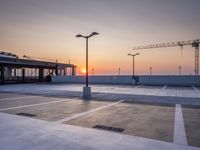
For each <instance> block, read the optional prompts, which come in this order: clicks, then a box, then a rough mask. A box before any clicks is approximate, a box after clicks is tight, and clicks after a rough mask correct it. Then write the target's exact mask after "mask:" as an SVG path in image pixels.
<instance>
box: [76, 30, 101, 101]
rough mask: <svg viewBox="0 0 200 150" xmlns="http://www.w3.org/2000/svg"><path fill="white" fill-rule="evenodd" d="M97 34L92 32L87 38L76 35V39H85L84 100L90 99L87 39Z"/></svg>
mask: <svg viewBox="0 0 200 150" xmlns="http://www.w3.org/2000/svg"><path fill="white" fill-rule="evenodd" d="M98 34H99V33H97V32H92V33H91V34H90V35H88V36H83V35H81V34H77V35H76V37H77V38H79V37H82V38H85V39H86V78H85V80H86V82H85V84H86V86H85V87H83V98H84V99H90V97H91V88H90V87H89V86H88V39H89V38H90V37H92V36H94V35H98Z"/></svg>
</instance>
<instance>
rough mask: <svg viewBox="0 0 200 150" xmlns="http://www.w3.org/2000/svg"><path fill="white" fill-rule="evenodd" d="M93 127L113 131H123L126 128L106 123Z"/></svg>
mask: <svg viewBox="0 0 200 150" xmlns="http://www.w3.org/2000/svg"><path fill="white" fill-rule="evenodd" d="M93 128H96V129H101V130H107V131H113V132H123V131H124V130H125V129H122V128H115V127H109V126H104V125H95V126H93Z"/></svg>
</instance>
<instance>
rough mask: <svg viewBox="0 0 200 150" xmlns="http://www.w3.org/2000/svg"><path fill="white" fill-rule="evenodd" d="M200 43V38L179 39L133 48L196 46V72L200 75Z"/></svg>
mask: <svg viewBox="0 0 200 150" xmlns="http://www.w3.org/2000/svg"><path fill="white" fill-rule="evenodd" d="M199 44H200V39H196V40H188V41H179V42H171V43H160V44H150V45H145V46H136V47H134V48H133V50H142V49H151V48H162V47H175V46H180V47H181V49H182V48H183V46H186V45H191V46H192V47H194V48H195V58H194V60H195V61H194V64H195V65H194V74H195V75H199Z"/></svg>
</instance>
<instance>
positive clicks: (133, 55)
mask: <svg viewBox="0 0 200 150" xmlns="http://www.w3.org/2000/svg"><path fill="white" fill-rule="evenodd" d="M137 55H140V53H136V54H128V56H132V57H133V76H132V78H134V76H135V56H137Z"/></svg>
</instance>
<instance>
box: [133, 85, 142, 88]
mask: <svg viewBox="0 0 200 150" xmlns="http://www.w3.org/2000/svg"><path fill="white" fill-rule="evenodd" d="M142 86H143V84H141V85H138V86H136V87H134V88H140V87H142Z"/></svg>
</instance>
